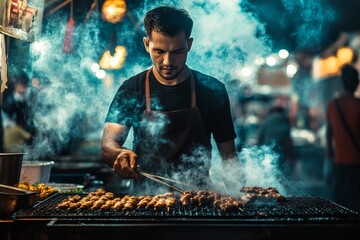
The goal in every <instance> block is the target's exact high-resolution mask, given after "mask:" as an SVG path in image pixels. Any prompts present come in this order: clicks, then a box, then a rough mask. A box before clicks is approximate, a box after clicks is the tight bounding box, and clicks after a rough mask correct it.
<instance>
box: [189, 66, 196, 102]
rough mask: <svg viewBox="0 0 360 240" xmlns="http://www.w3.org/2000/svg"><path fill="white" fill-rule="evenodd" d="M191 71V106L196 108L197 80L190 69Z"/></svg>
mask: <svg viewBox="0 0 360 240" xmlns="http://www.w3.org/2000/svg"><path fill="white" fill-rule="evenodd" d="M189 72H190V85H191V108H196V91H195V80H194V76H193V74H192V71H191V70H190V69H189Z"/></svg>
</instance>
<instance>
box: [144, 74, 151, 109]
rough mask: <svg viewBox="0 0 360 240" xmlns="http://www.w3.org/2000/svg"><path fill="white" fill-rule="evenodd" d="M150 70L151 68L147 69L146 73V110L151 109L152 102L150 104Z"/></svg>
mask: <svg viewBox="0 0 360 240" xmlns="http://www.w3.org/2000/svg"><path fill="white" fill-rule="evenodd" d="M150 72H151V69H149V70H147V73H146V79H145V101H146V111H148V112H149V111H150V110H151V104H150V83H149V82H150V80H149V79H150Z"/></svg>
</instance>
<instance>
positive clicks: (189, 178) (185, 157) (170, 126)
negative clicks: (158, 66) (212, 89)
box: [134, 69, 211, 192]
mask: <svg viewBox="0 0 360 240" xmlns="http://www.w3.org/2000/svg"><path fill="white" fill-rule="evenodd" d="M150 72H151V69H150V70H148V71H147V74H146V80H145V101H146V110H145V111H144V113H143V116H142V121H141V124H140V127H139V131H138V135H137V136H136V138H137V141H136V144H135V146H134V151H135V153H136V154H137V155H138V158H137V159H138V164H139V165H140V167H141V169H143V170H144V171H147V172H149V173H153V174H158V175H162V176H167V177H170V178H175V179H177V180H180V181H185V182H188V183H191V184H196V186H199V187H205V186H206V185H207V184H208V183H209V168H210V164H211V142H210V134H209V133H208V132H207V130H206V128H205V126H204V124H203V121H202V118H201V115H200V111H199V109H198V108H197V107H196V92H195V80H194V77H193V75H192V72H191V70H190V78H189V79H188V80H189V81H190V85H191V108H186V109H179V110H173V111H155V110H151V101H150V84H149V81H150V79H149V75H150ZM169 101H171V99H169ZM144 182H147V183H146V184H147V185H149V184H150V185H153V184H155V185H156V186H159V184H158V183H154V182H149V181H148V180H147V179H144V178H143V177H142V178H141V179H140V180H138V181H135V182H134V189H135V190H136V189H137V190H138V191H140V192H144V190H145V189H144V188H145V187H144V185H143V184H144ZM156 186H155V187H156ZM179 187H180V186H179ZM139 188H140V189H139ZM148 190H149V189H148Z"/></svg>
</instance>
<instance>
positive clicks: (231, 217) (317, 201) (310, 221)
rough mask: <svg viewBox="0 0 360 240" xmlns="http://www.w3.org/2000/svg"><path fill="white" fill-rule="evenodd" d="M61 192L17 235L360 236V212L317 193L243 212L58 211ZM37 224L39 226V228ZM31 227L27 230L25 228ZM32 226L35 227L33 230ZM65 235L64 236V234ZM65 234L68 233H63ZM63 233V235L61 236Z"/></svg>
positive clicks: (27, 215) (30, 214) (26, 214)
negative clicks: (323, 197)
mask: <svg viewBox="0 0 360 240" xmlns="http://www.w3.org/2000/svg"><path fill="white" fill-rule="evenodd" d="M69 196H70V195H68V194H56V195H54V196H52V197H50V198H49V199H47V200H45V201H43V202H41V203H40V204H38V205H35V206H34V207H33V208H31V209H28V210H25V211H22V212H19V213H17V214H16V215H15V216H14V222H15V226H17V228H19V229H21V231H19V232H18V231H15V233H16V234H15V235H17V237H18V239H22V238H23V237H27V238H29V231H30V232H31V233H32V234H34V230H33V229H39V230H38V232H37V233H36V236H38V235H41V234H40V233H39V232H41V233H42V234H43V232H46V234H47V239H64V238H65V237H66V239H94V238H106V239H119V237H124V238H126V237H129V238H131V239H134V238H135V239H137V238H140V237H143V234H144V233H146V235H149V236H151V237H154V238H160V239H161V238H164V237H165V236H166V238H171V239H182V240H183V239H184V238H185V239H193V238H195V237H197V238H201V239H204V238H206V239H234V238H235V239H275V238H276V239H283V238H290V237H291V239H304V238H307V239H313V238H323V237H324V236H327V239H333V238H334V237H335V238H338V239H343V238H344V237H346V238H348V239H351V238H350V237H351V236H352V235H353V234H360V230H359V229H360V217H359V214H358V213H357V212H354V211H352V210H350V209H347V208H345V207H343V206H340V205H338V204H336V203H334V202H331V201H329V200H326V199H322V198H319V197H316V196H288V197H286V201H284V202H278V201H276V200H274V201H263V200H259V201H257V200H255V201H252V202H251V203H249V204H247V205H245V207H244V209H243V211H240V210H239V211H235V212H229V213H227V212H222V211H221V210H220V209H218V208H213V207H206V206H204V207H199V206H197V207H184V206H180V205H176V206H175V207H174V208H173V209H171V210H170V211H167V210H162V211H155V210H152V209H134V210H131V211H123V210H122V211H115V210H108V211H101V210H80V211H76V210H74V211H68V210H62V209H60V210H58V209H56V208H55V207H56V205H57V204H59V203H60V202H61V201H63V200H65V199H66V198H68V197H69ZM36 226H37V227H36ZM26 229H28V231H26ZM30 229H31V230H30ZM60 233H61V234H60ZM64 234H66V235H67V236H65V237H64V236H63V235H64ZM60 236H61V237H60Z"/></svg>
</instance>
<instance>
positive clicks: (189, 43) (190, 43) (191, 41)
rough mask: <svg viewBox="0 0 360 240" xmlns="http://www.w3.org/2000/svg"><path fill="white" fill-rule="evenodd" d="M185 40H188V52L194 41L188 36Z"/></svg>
mask: <svg viewBox="0 0 360 240" xmlns="http://www.w3.org/2000/svg"><path fill="white" fill-rule="evenodd" d="M187 41H188V52H190V49H191V46H192V43H193V41H194V38H189V39H188V40H187Z"/></svg>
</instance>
